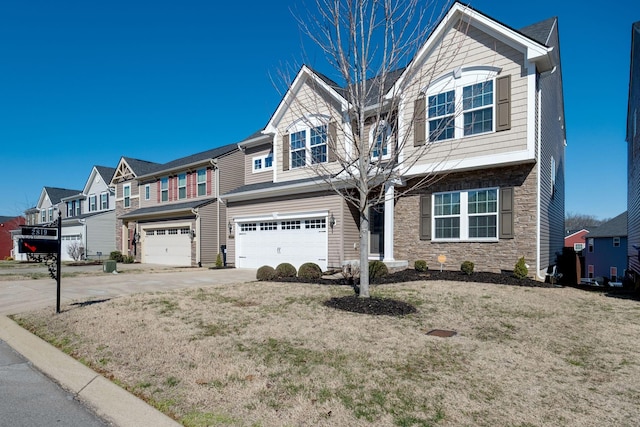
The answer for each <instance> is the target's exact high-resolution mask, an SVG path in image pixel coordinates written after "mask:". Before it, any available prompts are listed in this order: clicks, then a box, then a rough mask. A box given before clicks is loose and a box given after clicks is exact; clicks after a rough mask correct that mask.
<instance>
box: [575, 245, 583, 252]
mask: <svg viewBox="0 0 640 427" xmlns="http://www.w3.org/2000/svg"><path fill="white" fill-rule="evenodd" d="M583 249H584V243H574V244H573V250H574V251H576V252H580V251H582V250H583Z"/></svg>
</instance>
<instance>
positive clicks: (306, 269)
mask: <svg viewBox="0 0 640 427" xmlns="http://www.w3.org/2000/svg"><path fill="white" fill-rule="evenodd" d="M298 277H300V278H302V279H311V280H314V279H319V278H321V277H322V269H321V268H320V266H319V265H318V264H314V263H312V262H306V263H304V264H302V265H301V266H300V268H299V269H298Z"/></svg>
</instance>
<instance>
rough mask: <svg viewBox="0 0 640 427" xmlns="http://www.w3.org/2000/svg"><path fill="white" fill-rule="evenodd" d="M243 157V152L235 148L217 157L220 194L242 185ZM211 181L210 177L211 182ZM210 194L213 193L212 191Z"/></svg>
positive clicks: (243, 175)
mask: <svg viewBox="0 0 640 427" xmlns="http://www.w3.org/2000/svg"><path fill="white" fill-rule="evenodd" d="M244 157H245V156H244V153H242V152H241V151H240V150H236V151H233V152H231V153H229V154H227V155H226V156H223V157H220V158H219V159H218V167H219V168H220V194H225V193H226V192H228V191H231V190H234V189H236V188H238V187H240V186H242V185H244V177H245V174H244V161H245V159H244ZM213 181H214V180H213V179H212V182H213ZM211 194H214V195H215V193H214V192H213V191H212V192H211ZM216 196H217V195H216Z"/></svg>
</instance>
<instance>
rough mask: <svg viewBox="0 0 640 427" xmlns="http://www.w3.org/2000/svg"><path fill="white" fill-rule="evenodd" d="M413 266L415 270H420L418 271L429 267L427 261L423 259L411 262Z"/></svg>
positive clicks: (423, 270)
mask: <svg viewBox="0 0 640 427" xmlns="http://www.w3.org/2000/svg"><path fill="white" fill-rule="evenodd" d="M413 268H415V270H416V271H420V272H425V271H427V270H428V269H429V267H428V266H427V261H425V260H423V259H419V260H417V261H416V262H415V263H414V264H413Z"/></svg>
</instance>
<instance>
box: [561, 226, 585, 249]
mask: <svg viewBox="0 0 640 427" xmlns="http://www.w3.org/2000/svg"><path fill="white" fill-rule="evenodd" d="M588 233H589V230H587V229H585V228H583V229H582V230H578V231H568V232H567V235H566V236H564V247H565V248H573V250H574V251H576V252H582V250H583V249H584V248H585V246H586V240H585V236H586V235H587V234H588Z"/></svg>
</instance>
